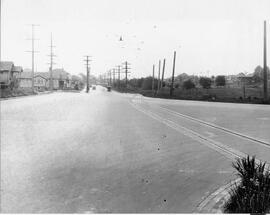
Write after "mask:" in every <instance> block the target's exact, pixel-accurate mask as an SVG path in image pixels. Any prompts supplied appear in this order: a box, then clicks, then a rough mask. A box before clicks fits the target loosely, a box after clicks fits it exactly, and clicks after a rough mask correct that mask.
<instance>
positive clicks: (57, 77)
mask: <svg viewBox="0 0 270 215" xmlns="http://www.w3.org/2000/svg"><path fill="white" fill-rule="evenodd" d="M27 71H28V70H27ZM52 81H53V89H54V90H59V89H67V88H70V87H71V76H70V75H69V73H67V72H66V71H65V70H64V69H54V70H53V71H52ZM20 87H22V88H31V87H32V72H23V73H22V74H21V77H20ZM34 88H35V89H36V90H49V88H50V72H35V73H34Z"/></svg>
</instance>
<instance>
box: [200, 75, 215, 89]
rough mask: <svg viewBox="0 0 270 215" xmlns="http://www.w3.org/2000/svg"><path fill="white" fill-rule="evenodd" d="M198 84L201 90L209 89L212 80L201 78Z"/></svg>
mask: <svg viewBox="0 0 270 215" xmlns="http://www.w3.org/2000/svg"><path fill="white" fill-rule="evenodd" d="M199 83H200V85H201V86H202V87H203V88H205V89H209V88H211V84H212V79H211V78H207V77H201V78H200V80H199Z"/></svg>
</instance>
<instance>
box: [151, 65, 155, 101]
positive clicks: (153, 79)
mask: <svg viewBox="0 0 270 215" xmlns="http://www.w3.org/2000/svg"><path fill="white" fill-rule="evenodd" d="M154 87H155V64H154V65H153V76H152V93H153V96H154V95H155V89H154Z"/></svg>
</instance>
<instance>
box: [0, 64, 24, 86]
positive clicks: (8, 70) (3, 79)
mask: <svg viewBox="0 0 270 215" xmlns="http://www.w3.org/2000/svg"><path fill="white" fill-rule="evenodd" d="M22 71H23V69H22V67H20V66H15V65H14V63H13V62H12V61H1V62H0V86H1V88H7V87H10V88H13V87H14V86H15V87H16V86H18V80H19V77H20V75H21V73H22Z"/></svg>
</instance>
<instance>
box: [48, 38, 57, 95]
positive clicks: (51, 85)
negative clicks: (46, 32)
mask: <svg viewBox="0 0 270 215" xmlns="http://www.w3.org/2000/svg"><path fill="white" fill-rule="evenodd" d="M53 48H55V46H53V39H52V34H51V44H50V55H49V57H50V63H49V64H50V82H49V86H50V91H53V74H52V71H53V65H54V64H55V63H54V61H53V58H54V57H55V56H56V55H55V54H54V53H53Z"/></svg>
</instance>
